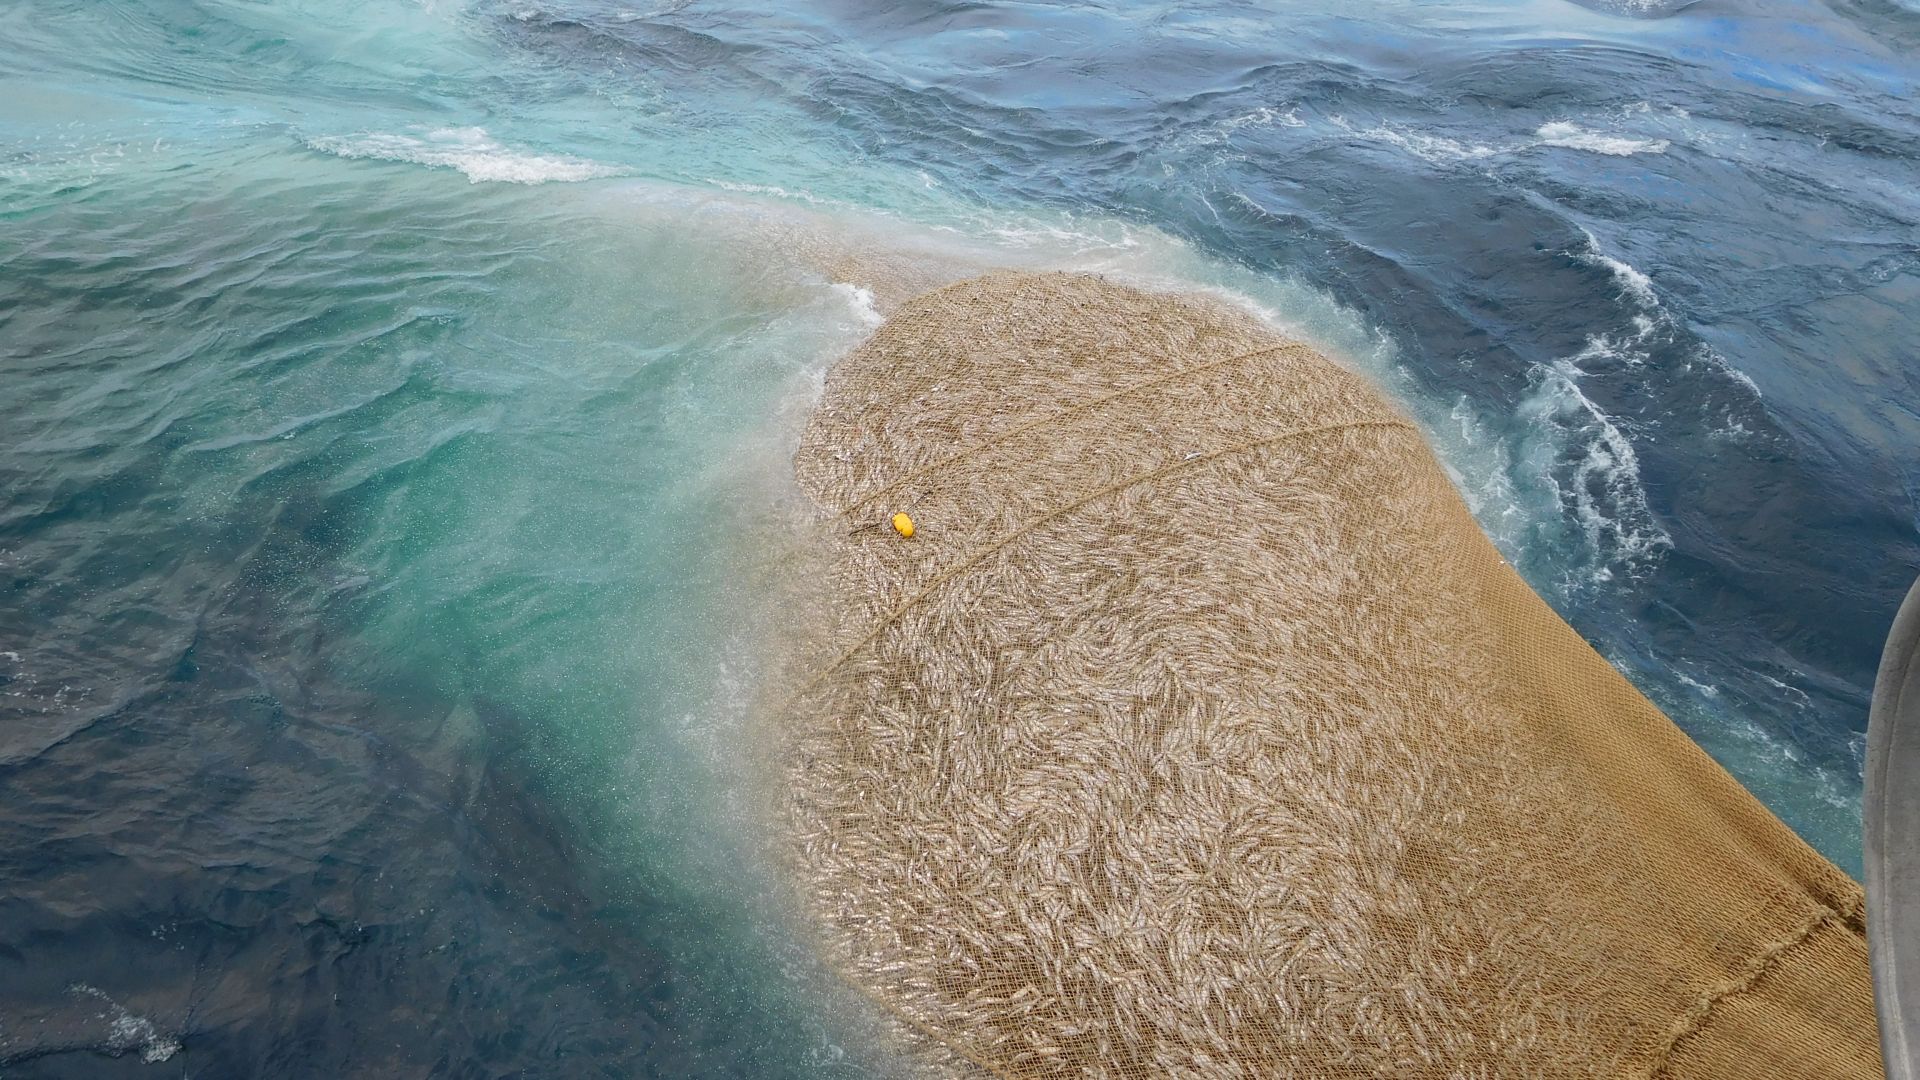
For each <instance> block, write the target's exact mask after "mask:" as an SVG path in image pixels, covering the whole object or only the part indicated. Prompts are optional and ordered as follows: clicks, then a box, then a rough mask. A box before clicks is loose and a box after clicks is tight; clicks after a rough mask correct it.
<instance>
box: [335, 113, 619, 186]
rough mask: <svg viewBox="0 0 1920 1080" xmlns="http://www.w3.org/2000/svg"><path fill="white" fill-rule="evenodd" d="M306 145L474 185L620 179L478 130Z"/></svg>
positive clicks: (373, 135) (595, 166)
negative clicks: (457, 175) (446, 173)
mask: <svg viewBox="0 0 1920 1080" xmlns="http://www.w3.org/2000/svg"><path fill="white" fill-rule="evenodd" d="M307 146H309V147H310V148H312V149H314V150H318V151H320V152H322V153H326V154H333V155H334V156H336V157H343V158H369V159H372V160H376V161H404V162H411V163H413V164H416V165H428V166H433V167H436V168H449V169H458V170H460V171H461V172H463V173H465V174H466V177H467V179H468V180H469V181H472V182H473V183H476V184H485V183H505V184H545V183H549V182H555V181H558V182H562V183H568V182H575V181H580V180H596V179H599V178H601V177H605V176H618V175H619V174H620V171H621V170H619V169H617V168H615V167H613V166H611V165H605V164H602V163H600V162H597V161H587V160H584V159H582V158H576V157H566V156H564V155H549V154H525V153H520V152H517V151H514V150H510V149H508V148H507V147H506V146H504V145H502V144H501V143H499V142H498V141H496V140H495V139H494V138H493V137H492V136H491V135H488V134H487V129H485V128H479V127H466V128H435V129H434V130H432V131H429V132H427V133H425V134H424V135H398V134H392V133H388V132H378V131H370V132H361V133H359V134H356V135H322V136H317V137H315V138H312V139H308V140H307Z"/></svg>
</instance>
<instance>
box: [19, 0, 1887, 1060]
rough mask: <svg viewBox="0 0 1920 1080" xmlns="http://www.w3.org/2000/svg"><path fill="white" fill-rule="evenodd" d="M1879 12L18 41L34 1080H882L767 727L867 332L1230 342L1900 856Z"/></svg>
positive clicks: (32, 37)
mask: <svg viewBox="0 0 1920 1080" xmlns="http://www.w3.org/2000/svg"><path fill="white" fill-rule="evenodd" d="M1916 43H1920V17H1916V16H1915V15H1914V14H1913V13H1912V12H1910V11H1907V10H1906V9H1903V8H1898V7H1891V6H1880V7H1875V6H1860V7H1828V6H1818V5H1812V4H1773V5H1763V6H1759V7H1753V8H1748V9H1742V10H1734V9H1731V8H1724V7H1715V6H1713V5H1707V4H1702V5H1666V6H1660V5H1630V6H1623V7H1617V8H1607V7H1604V6H1586V7H1582V6H1575V5H1571V4H1562V3H1515V4H1476V5H1472V6H1466V7H1462V6H1451V5H1450V6H1435V5H1424V4H1412V3H1402V2H1394V3H1386V2H1382V3H1372V4H1363V5H1359V6H1355V7H1350V8H1347V9H1344V10H1343V12H1342V13H1338V14H1329V13H1327V12H1325V11H1319V10H1315V9H1313V8H1310V7H1308V6H1305V5H1289V4H1268V5H1254V4H1243V3H1209V4H1200V5H1178V6H1175V5H1165V4H1151V3H1143V4H1135V5H1117V4H1107V3H1071V4H1067V3H1063V4H1039V3H1026V4H1006V5H994V4H979V3H952V4H933V3H926V4H913V5H896V6H891V7H885V8H874V7H867V6H862V5H852V4H836V3H821V4H807V5H801V6H798V7H792V8H790V9H784V10H781V11H778V12H772V13H769V12H756V11H751V10H746V9H740V8H736V7H730V6H728V5H725V4H710V3H686V2H681V3H669V4H665V5H651V6H650V5H647V4H644V3H643V4H635V5H629V4H621V3H612V2H605V3H602V2H591V0H565V2H560V3H555V4H550V5H545V6H542V5H537V4H533V3H525V2H509V3H487V2H478V3H451V2H446V3H403V2H392V3H388V2H366V0H356V2H352V3H347V4H325V5H323V4H317V3H281V2H276V3H252V2H247V3H242V2H231V0H221V2H200V3H159V2H124V3H107V4H99V3H88V4H78V3H72V2H67V0H26V2H24V3H21V4H16V5H13V6H11V7H9V8H8V9H7V10H6V11H4V12H0V61H4V62H0V71H4V72H6V73H7V74H5V75H0V716H4V718H5V723H4V725H0V783H3V784H4V785H5V790H6V791H7V793H8V808H7V810H6V811H5V812H4V813H3V814H0V851H4V852H5V853H6V856H7V857H6V858H5V859H3V860H0V1068H4V1069H5V1070H6V1072H7V1075H9V1076H15V1075H19V1076H67V1075H75V1076H78V1075H86V1076H95V1075H115V1074H117V1073H120V1072H125V1073H128V1074H139V1073H143V1072H146V1071H150V1070H152V1069H154V1068H165V1069H180V1070H181V1071H182V1072H183V1073H185V1074H191V1075H196V1076H203V1077H204V1076H229V1075H232V1076H246V1075H263V1074H271V1075H309V1074H310V1075H324V1076H337V1075H346V1074H367V1075H415V1074H422V1073H434V1072H444V1073H448V1074H453V1075H569V1076H571V1075H620V1076H625V1075H663V1076H688V1075H699V1076H778V1075H794V1076H824V1075H847V1076H864V1075H883V1074H886V1072H887V1071H888V1068H889V1065H888V1063H887V1061H886V1060H885V1058H884V1055H883V1054H882V1052H881V1051H879V1050H876V1049H874V1040H873V1039H872V1038H871V1035H872V1032H871V1030H870V1020H871V1018H870V1017H869V1016H867V1014H866V1013H865V1011H864V1010H863V1008H862V1007H861V1006H860V1005H859V1004H858V1003H857V1002H855V1001H853V1000H850V999H849V998H848V997H847V996H846V995H845V993H844V991H842V990H841V989H840V988H839V987H838V985H837V984H836V983H835V982H834V980H832V979H831V978H829V977H827V976H825V975H824V974H823V973H821V972H820V971H818V970H817V969H816V968H815V967H814V965H813V963H812V961H811V960H810V959H809V952H808V950H807V949H806V948H805V946H804V942H803V941H801V940H800V939H799V937H798V936H797V932H796V931H795V930H794V929H793V928H792V927H791V926H790V925H789V924H788V922H787V919H786V911H785V901H784V899H783V895H782V893H781V891H780V889H779V888H778V886H777V884H776V883H775V879H774V876H773V873H772V871H771V870H770V869H769V868H768V867H767V866H766V860H765V858H764V856H763V851H762V848H761V847H760V838H761V837H762V836H763V834H764V829H763V828H762V827H761V825H760V823H759V821H758V818H757V813H758V810H757V807H758V800H759V795H760V792H761V790H762V785H761V783H760V780H759V776H758V773H757V771H756V769H755V764H756V762H757V760H758V758H757V756H756V755H757V753H758V752H759V751H760V750H761V749H763V748H764V744H765V735H764V734H763V733H760V732H756V731H755V729H754V728H753V727H752V725H751V724H750V722H749V704H750V701H751V697H752V693H753V686H754V681H755V677H756V675H757V673H758V671H759V667H758V665H759V664H760V663H761V656H762V654H763V649H762V648H761V644H760V643H761V642H762V641H763V640H764V635H765V634H767V633H768V632H769V631H770V630H771V629H773V628H776V627H777V624H778V622H779V621H780V620H781V619H782V618H784V617H788V616H789V615H790V614H791V613H783V612H782V611H781V610H780V609H779V607H778V606H777V604H775V603H774V602H773V597H774V596H775V592H774V584H773V583H774V582H775V581H777V579H778V578H779V576H780V568H781V566H782V564H783V559H784V556H785V552H784V550H783V544H784V542H785V541H784V537H785V536H786V535H787V534H788V533H789V532H790V527H789V526H788V525H787V524H786V522H787V520H788V519H787V515H789V514H791V513H793V512H795V504H794V502H793V500H794V498H795V496H794V494H793V492H792V490H791V488H790V486H789V482H788V479H787V475H786V471H787V458H788V455H789V454H790V453H791V449H792V445H793V440H794V438H795V435H796V432H797V427H798V424H799V423H800V422H801V420H802V419H803V418H804V415H805V410H806V408H807V407H808V404H809V403H810V401H811V400H812V397H813V395H814V394H816V393H817V389H818V385H819V380H820V378H821V376H822V373H823V372H824V370H825V369H826V367H827V365H829V364H830V363H831V362H832V360H833V358H834V357H835V356H837V355H839V354H840V353H842V352H844V351H845V350H846V349H847V348H848V347H849V346H850V345H851V344H853V343H854V342H857V341H858V340H859V339H860V337H861V336H862V335H863V334H864V333H866V332H867V331H868V330H870V329H871V327H872V326H873V325H874V323H875V321H876V318H877V315H876V312H875V311H874V308H873V306H872V303H871V298H870V297H867V296H865V295H863V294H862V293H861V291H860V290H859V289H857V288H854V287H852V284H851V283H850V282H848V281H845V280H840V279H838V278H837V277H836V272H837V268H839V267H842V266H844V265H847V263H848V261H849V260H859V259H862V258H871V257H876V256H883V257H893V256H897V255H899V254H900V253H903V252H904V253H905V254H906V255H907V256H908V257H909V258H910V259H911V261H912V262H913V263H914V265H916V266H919V267H922V268H923V269H925V270H926V272H927V273H929V274H933V275H936V276H938V275H958V274H963V273H967V272H971V271H972V270H974V269H979V268H982V267H986V266H993V265H1009V264H1011V265H1027V266H1063V267H1077V268H1084V269H1093V270H1099V271H1102V272H1107V273H1113V274H1117V275H1121V276H1123V277H1127V278H1130V279H1135V280H1140V281H1143V282H1146V283H1149V284H1156V285H1168V286H1178V287H1189V288H1195V287H1197V288H1206V289H1212V290H1216V291H1220V292H1223V293H1226V294H1229V295H1231V296H1233V297H1235V298H1238V299H1240V300H1242V301H1244V302H1248V303H1252V304H1255V305H1256V306H1258V307H1259V308H1260V309H1261V310H1263V311H1264V312H1266V313H1267V314H1268V316H1269V317H1270V318H1272V319H1273V320H1275V321H1276V322H1277V323H1279V324H1280V325H1282V326H1284V327H1286V328H1288V329H1289V330H1291V331H1292V332H1295V333H1298V334H1300V335H1302V336H1304V337H1307V338H1308V339H1310V340H1312V341H1314V342H1316V343H1318V344H1320V345H1321V346H1322V347H1324V348H1326V349H1328V350H1329V351H1331V352H1333V353H1334V354H1336V355H1338V356H1340V357H1342V358H1343V359H1344V360H1345V361H1346V362H1348V363H1350V364H1352V365H1353V366H1355V367H1357V368H1359V369H1361V370H1363V371H1366V372H1368V373H1369V374H1371V375H1372V376H1374V377H1375V378H1377V379H1379V380H1380V381H1381V382H1382V383H1383V384H1385V385H1386V386H1388V387H1389V389H1391V390H1392V391H1393V392H1394V393H1396V394H1397V395H1399V396H1400V397H1401V398H1402V399H1403V400H1404V401H1406V403H1407V404H1408V407H1409V409H1410V410H1412V411H1413V412H1414V413H1415V415H1416V416H1418V417H1419V418H1420V420H1421V421H1422V423H1423V424H1424V425H1426V427H1427V428H1428V430H1429V432H1430V433H1431V435H1432V436H1433V438H1434V440H1435V442H1436V444H1437V445H1438V446H1439V447H1440V448H1441V451H1442V453H1443V456H1444V457H1445V458H1446V459H1447V461H1448V463H1449V465H1450V466H1451V467H1452V468H1453V469H1454V470H1455V472H1456V475H1457V478H1458V480H1459V482H1460V484H1461V487H1462V489H1463V491H1464V492H1465V493H1466V494H1467V495H1468V497H1469V500H1470V501H1471V502H1472V503H1473V504H1474V506H1475V509H1476V512H1477V513H1479V515H1480V517H1481V519H1482V521H1483V522H1484V523H1485V524H1486V525H1487V527H1488V529H1489V531H1490V532H1491V533H1492V534H1493V535H1494V536H1495V538H1496V540H1497V541H1498V542H1499V543H1500V544H1501V545H1502V547H1503V549H1504V550H1505V551H1506V552H1507V553H1508V555H1509V556H1510V557H1511V558H1513V559H1514V560H1515V561H1516V563H1517V564H1518V565H1519V566H1520V567H1521V568H1522V570H1523V572H1524V573H1525V574H1526V575H1527V576H1528V578H1529V580H1530V581H1532V582H1533V583H1534V584H1535V586H1536V587H1537V588H1539V589H1541V591H1542V592H1543V593H1544V594H1545V595H1547V596H1548V597H1549V599H1551V600H1552V601H1553V602H1554V603H1555V605H1556V606H1557V607H1559V609H1560V610H1561V611H1562V612H1563V613H1565V614H1566V615H1567V616H1568V618H1569V619H1570V620H1571V621H1573V623H1574V624H1575V625H1576V627H1578V628H1579V629H1580V630H1581V631H1582V632H1583V633H1584V634H1586V635H1587V636H1588V637H1589V639H1590V640H1592V641H1594V642H1595V644H1596V646H1597V647H1599V648H1600V649H1601V651H1602V652H1604V653H1605V654H1606V655H1608V657H1609V658H1610V659H1612V660H1613V661H1614V662H1615V663H1616V664H1618V665H1620V666H1621V667H1622V669H1623V670H1625V671H1626V672H1627V673H1628V674H1629V675H1630V676H1631V677H1632V678H1634V679H1635V680H1636V681H1637V682H1638V683H1640V685H1642V686H1643V687H1645V688H1646V689H1647V690H1648V691H1649V693H1651V694H1653V695H1654V696H1655V697H1656V698H1658V699H1659V700H1660V701H1661V702H1662V704H1663V705H1665V706H1666V707H1667V708H1668V709H1669V710H1670V711H1671V712H1672V713H1673V714H1674V715H1675V717H1676V719H1678V720H1679V721H1680V722H1681V723H1682V724H1683V725H1684V726H1686V727H1687V729H1688V730H1689V731H1690V732H1691V733H1693V734H1694V735H1695V737H1697V738H1699V739H1700V740H1701V741H1702V742H1703V743H1704V744H1706V745H1707V746H1708V748H1709V749H1710V750H1711V751H1712V752H1713V753H1715V754H1716V756H1718V757H1719V758H1720V760H1722V761H1723V762H1725V763H1726V764H1727V765H1728V767H1729V768H1731V769H1732V770H1733V771H1734V772H1735V773H1736V774H1737V775H1739V776H1740V777H1741V779H1742V780H1743V781H1745V782H1746V783H1748V784H1749V785H1750V786H1751V787H1753V789H1754V790H1755V791H1756V792H1757V793H1758V794H1759V795H1760V796H1761V797H1762V798H1763V799H1764V800H1766V801H1767V802H1768V803H1769V804H1770V805H1771V806H1773V807H1774V808H1775V809H1776V810H1777V811H1779V812H1780V813H1781V814H1782V815H1783V816H1784V817H1785V818H1786V819H1787V820H1788V821H1789V822H1790V823H1792V824H1793V825H1794V826H1795V827H1796V828H1798V829H1799V830H1800V831H1801V832H1802V834H1803V835H1805V836H1807V837H1808V839H1809V840H1810V841H1812V842H1813V843H1815V844H1816V845H1817V846H1819V847H1821V848H1822V849H1823V850H1824V851H1826V852H1827V853H1829V854H1830V855H1831V856H1833V857H1834V858H1835V859H1837V860H1839V861H1840V862H1841V863H1842V864H1843V865H1848V866H1850V867H1857V863H1858V839H1857V830H1858V813H1859V805H1858V799H1859V796H1858V787H1859V784H1858V773H1859V767H1860V757H1859V755H1860V749H1861V739H1860V735H1861V732H1862V730H1863V729H1864V722H1865V702H1866V695H1867V693H1868V689H1869V687H1870V684H1871V677H1872V668H1873V664H1874V661H1875V660H1876V658H1877V648H1878V640H1879V636H1880V634H1881V633H1883V632H1884V628H1885V625H1886V623H1887V621H1888V620H1889V619H1890V617H1891V613H1892V610H1893V607H1894V606H1895V604H1896V603H1897V600H1898V597H1899V595H1900V592H1901V591H1902V590H1903V588H1904V586H1905V584H1906V581H1907V580H1908V579H1909V578H1910V577H1911V575H1912V574H1913V573H1914V571H1915V569H1916V567H1920V545H1917V544H1916V543H1915V528H1916V512H1915V509H1914V506H1915V503H1914V499H1913V492H1914V491H1915V490H1916V488H1917V487H1920V484H1917V483H1916V481H1917V480H1920V471H1916V470H1917V467H1920V452H1916V449H1915V448H1916V447H1920V417H1916V414H1915V413H1914V412H1913V411H1912V405H1911V403H1912V402H1913V401H1914V400H1917V399H1920V398H1916V396H1915V391H1916V390H1917V389H1920V387H1916V385H1915V382H1916V377H1915V375H1914V371H1915V370H1917V369H1916V368H1915V367H1914V365H1913V360H1914V357H1913V353H1912V345H1911V342H1912V341H1913V340H1915V330H1916V329H1920V316H1916V315H1915V314H1914V312H1916V311H1920V306H1916V305H1915V303H1914V301H1915V300H1916V299H1920V243H1916V241H1915V239H1914V237H1915V236H1916V235H1920V231H1916V228H1915V225H1916V221H1917V220H1920V196H1916V191H1920V185H1917V184H1916V179H1920V171H1916V168H1915V162H1916V160H1917V159H1920V116H1916V113H1915V111H1914V106H1913V104H1912V102H1913V101H1914V100H1916V99H1917V98H1920V95H1916V94H1915V93H1914V90H1915V74H1916V68H1917V65H1916V64H1915V63H1914V62H1913V61H1912V60H1910V59H1908V57H1910V56H1911V55H1912V48H1911V46H1913V45H1914V44H1916Z"/></svg>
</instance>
